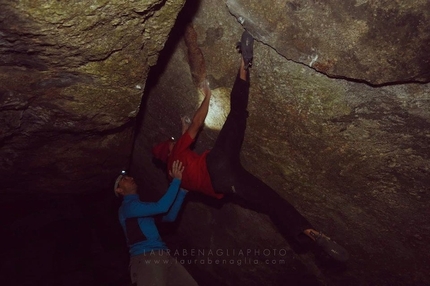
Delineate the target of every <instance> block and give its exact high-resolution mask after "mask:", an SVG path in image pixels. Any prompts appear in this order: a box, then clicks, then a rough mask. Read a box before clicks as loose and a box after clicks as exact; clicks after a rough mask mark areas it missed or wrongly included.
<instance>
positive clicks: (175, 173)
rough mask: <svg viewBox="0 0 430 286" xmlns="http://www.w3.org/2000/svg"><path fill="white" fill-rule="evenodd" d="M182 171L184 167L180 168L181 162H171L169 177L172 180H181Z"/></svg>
mask: <svg viewBox="0 0 430 286" xmlns="http://www.w3.org/2000/svg"><path fill="white" fill-rule="evenodd" d="M184 169H185V167H184V166H182V162H180V161H178V160H176V161H174V162H173V165H172V169H171V170H169V175H170V176H171V177H173V178H176V179H179V180H182V172H183V171H184Z"/></svg>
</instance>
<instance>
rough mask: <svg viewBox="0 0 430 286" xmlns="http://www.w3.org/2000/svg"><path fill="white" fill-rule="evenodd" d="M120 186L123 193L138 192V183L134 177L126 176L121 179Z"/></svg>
mask: <svg viewBox="0 0 430 286" xmlns="http://www.w3.org/2000/svg"><path fill="white" fill-rule="evenodd" d="M118 188H120V189H121V190H120V193H121V194H122V195H130V194H137V184H136V182H135V181H134V179H133V177H130V176H124V177H122V179H121V180H120V181H119V184H118Z"/></svg>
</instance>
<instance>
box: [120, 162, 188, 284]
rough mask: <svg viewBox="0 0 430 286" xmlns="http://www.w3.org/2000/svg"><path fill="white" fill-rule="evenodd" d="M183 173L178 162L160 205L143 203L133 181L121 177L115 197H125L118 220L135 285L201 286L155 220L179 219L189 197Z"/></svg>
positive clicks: (175, 163) (170, 173)
mask: <svg viewBox="0 0 430 286" xmlns="http://www.w3.org/2000/svg"><path fill="white" fill-rule="evenodd" d="M183 171H184V167H183V166H182V163H181V162H179V161H175V162H174V163H173V165H172V169H171V170H170V171H169V175H170V176H172V177H173V180H172V182H171V183H170V186H169V188H168V189H167V192H166V193H165V194H164V195H163V197H162V198H161V199H160V200H159V201H157V202H142V201H140V200H139V195H138V193H137V184H136V182H135V181H134V179H133V178H132V177H130V176H127V175H125V174H121V175H119V176H118V178H117V179H116V181H115V185H114V192H115V194H116V195H117V196H119V195H121V196H123V201H122V204H121V206H120V208H119V210H118V216H119V221H120V224H121V226H122V228H123V230H124V233H125V236H126V240H127V245H128V247H129V251H130V276H131V281H132V283H135V284H136V285H137V286H141V285H157V286H158V285H160V286H161V285H168V284H169V285H172V283H173V284H174V285H197V283H196V281H195V280H194V279H193V277H192V276H191V275H190V274H189V273H188V272H187V270H186V269H185V268H184V266H183V265H182V264H180V263H178V262H177V260H176V259H175V258H174V257H172V256H170V254H169V250H168V248H167V246H166V244H165V243H164V242H163V241H162V239H161V237H160V234H159V233H158V229H157V226H156V225H155V220H154V216H157V215H160V216H161V221H164V222H171V221H174V220H175V219H176V217H177V215H178V213H179V210H180V208H181V206H182V203H183V201H184V198H185V195H186V194H187V191H186V190H184V189H180V184H181V180H182V172H183ZM160 216H159V217H160Z"/></svg>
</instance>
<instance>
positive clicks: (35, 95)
mask: <svg viewBox="0 0 430 286" xmlns="http://www.w3.org/2000/svg"><path fill="white" fill-rule="evenodd" d="M183 3H184V1H183V0H179V1H178V0H172V1H161V0H158V1H114V2H112V1H84V2H82V1H67V2H64V1H2V2H1V7H0V36H1V41H0V112H1V121H0V122H1V129H0V146H1V151H0V158H1V159H0V170H1V171H0V180H1V181H2V186H1V188H2V189H3V190H6V191H10V192H17V191H21V192H39V191H40V190H45V191H46V192H55V193H58V192H60V193H70V192H74V193H76V192H82V191H84V190H91V189H94V188H100V187H104V186H105V185H106V183H105V182H109V181H110V178H111V177H112V175H113V173H115V172H118V171H119V170H118V169H120V168H121V167H122V166H127V165H128V161H129V158H130V152H131V146H132V140H133V137H132V134H133V120H134V118H135V117H136V115H137V113H138V111H139V106H140V102H141V98H142V93H143V90H144V88H145V81H146V77H147V75H148V71H149V67H150V66H152V65H154V64H155V63H156V61H157V58H158V54H159V51H160V50H161V49H162V48H163V46H164V43H165V41H166V39H167V36H168V34H169V32H170V29H171V28H172V26H173V24H174V23H175V19H176V15H177V13H178V12H179V11H180V9H181V8H182V6H183ZM14 174H19V176H20V180H19V181H18V182H17V181H16V179H14V177H13V175H14ZM100 182H103V183H102V184H101V183H100Z"/></svg>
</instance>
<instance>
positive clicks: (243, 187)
mask: <svg viewBox="0 0 430 286" xmlns="http://www.w3.org/2000/svg"><path fill="white" fill-rule="evenodd" d="M248 94H249V77H248V79H247V81H244V80H242V79H241V78H240V77H239V74H238V75H237V77H236V79H235V82H234V85H233V89H232V91H231V94H230V113H229V115H228V117H227V120H226V122H225V124H224V126H223V127H222V129H221V131H220V133H219V135H218V138H217V140H216V142H215V145H214V147H213V149H212V150H211V151H210V152H209V154H208V156H207V159H206V160H207V161H206V162H207V168H208V171H209V175H210V177H211V182H212V186H213V187H214V189H215V191H216V192H219V193H225V194H229V195H230V194H231V195H232V196H236V197H238V198H239V200H240V201H241V202H242V203H243V204H244V205H245V206H246V207H247V208H249V209H252V210H255V211H258V212H260V213H264V214H267V215H268V216H269V217H270V218H271V219H272V221H273V222H274V224H275V225H276V226H277V227H278V228H279V230H280V232H281V233H282V234H283V235H287V236H289V237H291V238H297V239H298V238H299V235H300V236H302V232H303V230H305V229H310V228H313V227H312V226H311V224H310V223H309V222H308V221H307V220H306V219H305V218H304V217H303V216H302V215H301V214H300V213H299V212H298V211H297V210H296V209H295V208H294V207H293V206H292V205H291V204H290V203H289V202H288V201H286V200H285V199H283V198H282V197H281V196H280V195H279V194H278V193H277V192H276V191H274V190H273V189H272V188H270V187H269V186H268V185H267V184H265V183H264V182H262V181H261V180H260V179H258V178H257V177H255V176H254V175H252V174H251V173H250V172H248V171H247V170H245V168H243V167H242V164H241V162H240V151H241V147H242V143H243V139H244V136H245V129H246V120H247V118H248V111H247V105H248ZM298 241H299V242H300V239H298Z"/></svg>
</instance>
